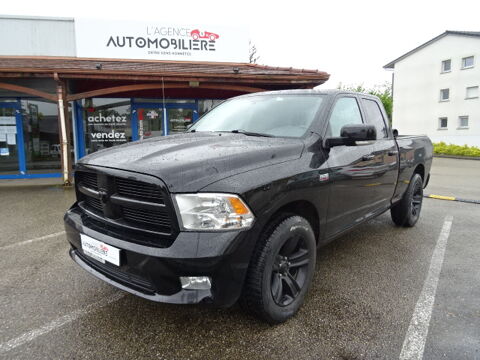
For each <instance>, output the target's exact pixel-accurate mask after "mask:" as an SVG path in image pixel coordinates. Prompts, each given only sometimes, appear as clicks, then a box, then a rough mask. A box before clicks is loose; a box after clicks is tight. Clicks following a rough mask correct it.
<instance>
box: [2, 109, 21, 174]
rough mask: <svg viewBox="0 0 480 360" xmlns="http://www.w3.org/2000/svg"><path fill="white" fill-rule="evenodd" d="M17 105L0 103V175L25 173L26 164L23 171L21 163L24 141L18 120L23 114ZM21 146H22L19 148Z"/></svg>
mask: <svg viewBox="0 0 480 360" xmlns="http://www.w3.org/2000/svg"><path fill="white" fill-rule="evenodd" d="M16 104H17V103H12V104H9V103H4V104H1V103H0V175H15V174H19V173H20V172H21V171H22V170H23V173H24V172H25V169H24V167H25V164H24V163H23V166H22V168H23V169H21V167H20V162H21V160H22V159H23V158H24V157H23V154H22V153H21V150H23V140H22V139H20V133H21V132H22V131H21V129H20V131H19V126H18V125H19V124H18V121H17V118H20V127H21V114H20V113H17V106H15V105H16ZM19 144H20V145H21V146H19Z"/></svg>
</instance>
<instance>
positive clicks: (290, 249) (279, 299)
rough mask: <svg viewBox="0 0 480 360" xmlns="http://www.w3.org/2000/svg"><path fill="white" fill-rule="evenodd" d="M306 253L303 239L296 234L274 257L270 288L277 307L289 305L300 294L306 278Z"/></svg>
mask: <svg viewBox="0 0 480 360" xmlns="http://www.w3.org/2000/svg"><path fill="white" fill-rule="evenodd" d="M308 251H309V250H308V245H307V242H306V240H305V238H304V237H303V236H302V235H300V234H297V235H295V236H292V237H291V238H288V239H287V240H286V241H285V243H284V245H283V246H282V248H281V249H280V251H279V252H278V254H277V255H276V256H275V261H274V263H273V266H272V276H271V278H272V282H271V285H270V286H271V291H272V297H273V300H274V301H275V303H276V304H277V305H279V306H286V305H290V304H291V303H292V302H293V301H294V300H295V299H296V298H297V296H298V295H299V294H300V291H301V289H302V287H303V286H304V285H305V280H306V278H307V271H308V263H309V261H310V258H309V254H308Z"/></svg>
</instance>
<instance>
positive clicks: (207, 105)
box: [198, 99, 225, 116]
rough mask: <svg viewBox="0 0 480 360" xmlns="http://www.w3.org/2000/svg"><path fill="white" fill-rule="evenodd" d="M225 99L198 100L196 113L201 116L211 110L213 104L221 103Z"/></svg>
mask: <svg viewBox="0 0 480 360" xmlns="http://www.w3.org/2000/svg"><path fill="white" fill-rule="evenodd" d="M224 101H225V100H215V99H205V100H198V115H199V116H202V115H203V114H205V113H206V112H208V111H210V110H212V109H213V108H214V107H215V106H217V105H219V104H221V103H222V102H224Z"/></svg>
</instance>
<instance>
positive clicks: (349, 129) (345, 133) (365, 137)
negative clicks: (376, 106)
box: [325, 124, 377, 148]
mask: <svg viewBox="0 0 480 360" xmlns="http://www.w3.org/2000/svg"><path fill="white" fill-rule="evenodd" d="M376 139H377V130H376V129H375V126H373V125H367V124H355V125H345V126H343V127H342V129H341V130H340V137H332V138H328V139H326V140H325V146H326V147H327V148H331V147H333V146H341V145H347V146H354V145H356V142H357V141H372V140H376Z"/></svg>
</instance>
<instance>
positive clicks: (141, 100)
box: [133, 98, 195, 104]
mask: <svg viewBox="0 0 480 360" xmlns="http://www.w3.org/2000/svg"><path fill="white" fill-rule="evenodd" d="M133 101H134V102H136V103H157V104H163V99H144V98H135V99H133ZM167 103H169V104H195V100H191V99H167V98H165V104H167Z"/></svg>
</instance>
